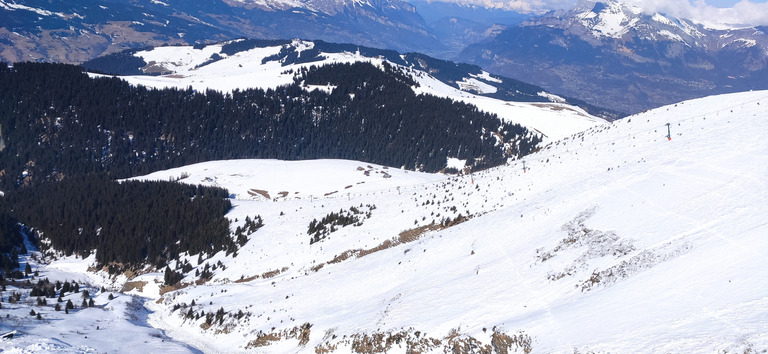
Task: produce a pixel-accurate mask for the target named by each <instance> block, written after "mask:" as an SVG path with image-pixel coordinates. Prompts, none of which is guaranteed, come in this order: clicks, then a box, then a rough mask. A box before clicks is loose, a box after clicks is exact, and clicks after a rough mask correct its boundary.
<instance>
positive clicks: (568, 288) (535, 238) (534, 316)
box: [150, 92, 768, 352]
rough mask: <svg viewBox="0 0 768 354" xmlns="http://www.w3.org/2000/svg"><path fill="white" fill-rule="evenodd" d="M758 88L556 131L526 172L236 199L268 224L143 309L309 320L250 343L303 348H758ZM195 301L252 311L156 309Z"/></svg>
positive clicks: (246, 330)
mask: <svg viewBox="0 0 768 354" xmlns="http://www.w3.org/2000/svg"><path fill="white" fill-rule="evenodd" d="M765 102H768V92H750V93H742V94H734V95H727V96H718V97H711V98H706V99H702V100H695V101H688V102H684V103H681V104H678V105H677V106H669V107H662V108H660V109H657V110H653V111H649V112H647V113H645V114H640V115H636V116H632V117H630V118H628V119H625V120H622V121H618V122H615V123H613V124H607V125H602V126H598V127H595V128H592V129H590V130H587V131H585V132H584V133H583V134H581V133H580V134H577V135H574V136H572V137H570V138H568V139H565V140H562V141H559V142H555V143H552V144H550V146H549V147H547V148H545V149H543V150H542V151H541V152H539V153H537V154H534V155H531V156H528V157H527V158H526V159H525V162H526V167H527V169H526V172H523V171H522V162H521V161H518V162H515V163H512V164H510V165H507V166H503V167H499V168H496V169H491V170H487V171H483V172H481V173H476V174H474V175H473V176H472V177H469V176H464V177H450V178H443V179H441V180H437V181H435V182H424V183H423V184H417V185H411V186H409V187H407V188H401V191H400V193H399V194H398V193H397V191H395V190H392V189H391V188H389V189H382V190H379V191H374V190H372V191H368V192H366V193H362V194H360V195H354V196H351V197H348V198H346V199H345V198H341V197H336V198H327V199H325V198H320V199H317V200H313V201H307V200H298V199H297V200H286V201H280V202H259V201H236V203H235V204H236V207H235V209H234V210H233V211H232V213H231V217H237V218H239V219H240V220H242V218H243V217H244V215H256V214H258V215H261V216H262V217H263V218H264V222H265V226H264V228H262V229H260V230H259V231H257V232H256V233H254V234H253V235H252V237H251V241H249V243H248V244H246V246H245V247H244V248H243V249H242V250H241V251H240V252H239V255H238V257H237V258H232V259H226V258H224V257H221V255H217V256H214V258H213V259H211V260H210V261H211V262H216V261H219V260H220V261H221V262H222V263H223V264H225V265H226V267H227V269H226V270H225V271H221V272H220V273H218V274H217V275H216V277H215V278H214V281H213V283H221V284H214V285H206V286H197V287H190V288H186V289H183V290H180V291H178V292H177V293H176V294H174V295H173V298H170V297H168V296H166V298H165V306H166V310H164V311H163V310H160V311H159V312H157V313H155V314H153V315H152V316H150V317H151V323H153V324H156V325H159V326H162V327H164V328H170V327H173V328H174V332H173V336H174V338H176V339H178V340H181V341H184V340H185V339H186V338H192V337H195V338H199V337H201V336H202V337H205V338H210V340H208V341H207V342H208V343H215V345H218V346H217V347H215V348H216V350H217V351H219V350H223V351H230V350H234V351H236V350H242V349H243V348H244V346H245V344H246V343H247V342H248V341H249V340H250V339H253V338H255V336H256V335H257V333H258V332H259V331H262V332H264V333H269V332H271V331H273V330H272V328H273V327H274V328H275V330H276V331H279V330H281V329H287V328H291V327H293V326H298V325H301V324H302V323H305V322H308V323H310V324H312V328H311V333H312V334H311V335H310V341H309V343H308V344H307V345H306V346H303V347H297V346H296V341H288V340H286V341H283V342H280V343H279V344H275V345H274V346H268V347H262V348H261V350H265V351H271V352H282V351H284V350H289V351H294V350H299V351H304V350H306V351H312V350H314V349H313V348H314V347H315V346H316V345H318V344H321V343H322V341H323V337H324V335H325V334H327V333H333V334H336V335H337V336H338V337H342V336H351V335H354V334H356V333H375V332H385V333H386V332H390V333H391V332H396V331H399V330H402V329H409V328H412V329H415V330H419V331H421V332H422V333H425V335H428V336H432V337H434V338H444V337H445V336H446V335H447V334H448V333H449V332H450V331H451V330H458V331H459V332H461V333H465V334H467V335H471V336H475V337H476V338H487V337H488V335H487V334H486V333H485V332H483V330H482V329H483V328H487V329H490V328H491V327H497V328H501V329H503V331H505V332H507V333H515V332H517V331H523V332H524V333H526V334H528V335H530V336H531V337H532V338H533V339H534V343H533V348H534V350H535V351H536V352H566V351H567V352H572V351H574V350H579V351H588V350H595V351H617V352H626V351H641V352H648V351H654V352H655V351H701V350H704V351H714V350H734V348H739V349H744V348H752V349H759V348H766V347H768V342H766V340H767V339H768V338H766V336H765V334H764V333H765V329H766V328H768V322H766V318H768V317H766V316H765V308H766V307H765V305H766V301H768V298H766V297H765V293H766V290H768V277H767V276H766V275H768V274H766V271H765V269H766V268H765V264H766V260H767V259H766V253H767V252H768V243H767V242H768V241H767V240H766V239H765V237H764V235H766V234H768V223H766V221H765V220H766V218H765V216H766V214H765V210H768V208H766V204H767V203H768V195H767V193H768V188H766V181H765V179H764V176H766V175H768V166H766V165H765V164H762V163H756V162H759V161H764V160H765V158H766V156H768V144H766V143H765V142H764V140H763V139H762V137H761V134H759V132H761V131H766V120H765V118H766V115H767V114H766V110H765V108H764V105H765V104H766V103H765ZM760 104H762V105H763V106H761V105H760ZM667 122H669V123H671V129H672V139H671V140H667V138H666V128H667V127H666V126H665V124H666V123H667ZM582 137H583V140H582ZM472 180H474V183H473V182H472ZM297 188H298V187H297ZM451 198H453V199H451ZM432 201H435V202H437V201H440V202H441V203H440V205H439V206H438V205H433V204H431V202H432ZM427 202H429V204H425V205H422V204H424V203H427ZM366 203H368V204H370V203H374V204H376V209H375V210H373V211H372V217H371V218H370V219H367V220H365V221H364V223H363V225H362V226H359V227H354V226H348V227H345V228H341V229H340V230H339V231H336V232H334V233H331V234H330V238H329V239H326V240H323V241H321V242H319V243H315V244H313V245H311V246H309V245H308V241H309V236H308V235H307V234H306V230H307V229H306V228H307V225H308V224H309V221H311V220H312V219H313V218H318V219H319V218H321V217H322V216H324V215H325V214H326V213H328V212H331V211H337V210H339V209H344V208H349V207H350V206H358V205H359V204H366ZM318 204H319V205H318ZM453 206H455V207H456V208H457V209H458V212H460V213H462V214H463V215H464V216H466V215H471V216H472V217H473V218H472V219H470V220H468V221H466V222H464V223H461V224H459V225H457V226H454V227H451V228H448V229H445V230H443V231H432V232H428V233H426V234H424V235H422V237H421V239H419V240H417V241H415V242H411V243H406V244H401V245H399V246H396V247H393V248H389V249H384V250H381V251H379V252H375V253H372V254H369V255H366V256H364V257H362V258H354V257H353V258H350V259H347V260H345V261H342V262H340V263H334V264H328V263H326V264H325V265H324V266H323V267H322V268H320V269H319V270H317V271H314V270H312V267H313V266H316V265H317V264H320V263H324V262H328V261H329V260H331V259H333V258H334V257H335V256H336V255H339V254H341V253H342V252H344V251H345V250H351V249H359V248H360V249H370V248H372V247H375V246H376V245H377V244H380V243H381V242H383V241H385V240H387V239H392V238H395V237H397V235H398V234H399V233H400V232H401V231H404V230H407V229H411V228H415V227H417V226H423V225H427V224H429V223H430V222H431V221H432V219H435V220H436V222H439V221H440V217H435V216H434V215H431V213H435V214H437V213H438V212H439V213H440V214H441V215H442V216H447V217H451V218H454V217H456V215H457V214H456V213H453V212H450V211H446V208H449V209H450V207H453ZM466 210H469V213H466ZM280 212H283V213H284V215H280ZM565 225H571V227H564V226H565ZM558 245H563V246H562V247H560V248H559V249H558V248H557V246H558ZM545 252H550V253H551V255H550V256H548V257H546V259H543V258H545V257H542V255H543V254H544V253H545ZM283 268H285V270H284V271H283V272H281V273H280V274H278V275H277V276H274V277H272V278H266V279H265V278H257V279H254V280H252V281H250V282H244V283H228V280H226V279H229V281H231V280H232V279H233V278H234V279H238V278H239V277H240V276H241V275H242V276H244V277H245V278H247V277H249V276H252V275H256V274H260V273H264V272H267V271H269V270H275V269H283ZM563 274H565V275H563ZM595 274H597V275H599V277H598V278H594V277H593V276H594V275H595ZM553 276H554V278H555V279H554V280H552V278H553ZM558 276H560V277H559V278H558ZM193 299H194V300H195V302H196V303H197V304H206V305H204V306H203V307H204V308H205V309H206V312H208V311H210V310H215V309H217V308H219V307H220V306H221V307H224V309H225V310H226V311H237V309H242V310H243V311H248V312H250V313H251V314H252V315H251V316H250V318H249V319H248V321H246V323H240V324H238V325H237V326H236V327H234V328H232V330H231V332H229V333H228V334H218V335H213V334H211V330H210V329H209V330H202V329H200V327H199V326H198V325H197V323H192V324H189V323H183V321H182V320H181V318H180V317H178V315H177V314H174V313H171V311H169V310H168V309H167V306H170V305H171V304H174V303H187V304H188V303H191V301H192V300H193ZM211 303H212V304H211ZM214 338H216V339H214ZM222 343H226V344H222ZM288 348H290V349H288ZM400 350H405V348H403V347H401V348H400Z"/></svg>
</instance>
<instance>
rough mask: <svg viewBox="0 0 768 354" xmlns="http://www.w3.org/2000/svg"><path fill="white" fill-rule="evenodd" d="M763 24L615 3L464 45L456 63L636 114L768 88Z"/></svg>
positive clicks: (559, 14)
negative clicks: (734, 23) (708, 20)
mask: <svg viewBox="0 0 768 354" xmlns="http://www.w3.org/2000/svg"><path fill="white" fill-rule="evenodd" d="M766 32H768V31H766V27H755V28H738V29H713V28H708V27H706V26H704V25H702V24H699V23H696V22H693V21H691V20H686V19H680V18H673V17H669V16H665V15H663V14H659V13H656V14H645V13H643V12H642V11H641V10H640V9H639V8H634V7H631V6H627V5H623V4H621V3H619V2H616V1H610V2H598V3H592V4H591V7H589V8H580V9H574V10H570V11H554V12H550V13H547V14H546V15H543V16H541V17H537V18H533V19H531V20H529V21H526V22H524V23H522V24H520V25H519V26H513V27H509V28H507V29H505V30H504V31H502V32H501V33H500V34H499V35H497V36H495V37H493V38H491V39H488V40H486V41H484V42H480V43H477V44H474V45H471V46H469V47H467V48H466V49H464V51H463V52H462V53H461V54H460V55H459V57H458V59H459V60H460V61H465V62H469V63H474V64H478V65H480V66H482V67H483V68H485V69H486V70H488V71H490V72H494V73H498V74H502V75H506V76H509V77H514V78H517V79H520V80H523V81H528V82H535V83H536V84H538V85H541V86H543V87H545V88H547V89H548V90H551V91H554V92H559V93H562V94H564V95H573V96H577V97H579V98H582V99H584V100H586V101H588V102H592V103H597V102H600V104H604V105H605V104H606V103H605V102H611V104H615V106H614V108H616V109H619V110H622V111H624V112H628V113H631V112H638V111H642V110H645V109H648V108H652V107H657V106H659V105H662V104H669V103H673V102H677V101H681V100H684V99H689V98H691V97H701V96H706V95H712V94H715V93H726V92H735V91H745V90H751V89H765V88H768V80H766V78H768V34H766Z"/></svg>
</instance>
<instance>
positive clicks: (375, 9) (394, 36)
mask: <svg viewBox="0 0 768 354" xmlns="http://www.w3.org/2000/svg"><path fill="white" fill-rule="evenodd" d="M242 37H248V38H267V39H276V38H307V39H323V40H328V41H335V42H347V43H356V44H361V45H369V46H377V47H387V48H394V49H399V50H417V49H419V50H421V51H422V52H424V51H427V52H429V51H440V50H443V49H444V48H443V47H444V46H443V45H442V44H441V43H440V41H439V40H437V38H436V37H435V36H434V35H432V34H431V33H430V32H429V30H428V29H427V27H426V25H425V23H424V20H423V19H422V18H421V16H419V15H418V14H417V13H416V12H415V9H414V7H413V6H412V5H410V4H408V3H406V2H402V1H400V0H375V1H362V0H349V1H341V0H312V1H290V0H285V1H284V0H227V1H224V0H206V1H194V2H190V1H183V0H166V1H155V0H139V1H130V2H125V1H113V0H108V1H96V0H85V1H80V0H77V1H75V0H62V1H56V2H48V1H38V0H1V1H0V59H1V60H3V61H8V62H19V61H49V62H50V61H54V62H64V63H81V62H83V61H86V60H89V59H92V58H95V57H98V56H101V55H105V54H109V53H113V52H118V51H121V50H123V49H129V48H140V47H144V46H148V45H149V46H155V45H161V44H196V43H210V42H218V41H222V40H228V39H235V38H242Z"/></svg>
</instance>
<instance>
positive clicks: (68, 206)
mask: <svg viewBox="0 0 768 354" xmlns="http://www.w3.org/2000/svg"><path fill="white" fill-rule="evenodd" d="M227 195H228V193H227V191H226V190H225V189H221V188H214V187H203V186H191V185H183V184H178V183H172V182H138V181H126V182H122V183H118V182H114V181H110V180H108V179H107V178H105V177H103V176H88V177H73V178H68V179H65V180H63V181H60V182H51V183H44V184H41V185H38V186H36V187H34V188H23V189H20V190H18V191H15V192H13V193H9V194H6V196H5V198H0V210H2V211H3V212H5V213H8V214H10V216H11V217H13V218H14V219H16V220H18V221H20V222H22V223H24V224H25V225H27V226H29V227H31V228H33V230H34V231H35V232H37V233H38V234H39V235H41V236H42V237H44V238H46V239H47V240H50V247H52V248H54V249H55V250H57V251H61V252H64V253H65V254H67V255H71V254H78V255H81V256H83V257H86V256H88V255H89V254H90V253H91V250H94V249H95V250H96V251H97V252H96V260H97V262H98V264H99V266H109V267H110V268H109V270H110V272H119V271H122V270H125V269H133V268H136V267H138V266H141V265H143V264H145V263H149V264H153V265H155V266H157V267H158V268H160V267H164V266H165V265H166V264H167V262H168V261H169V260H172V259H178V257H179V254H180V253H184V252H186V253H187V254H190V255H194V254H202V253H206V254H208V255H212V254H214V253H216V252H219V251H222V250H223V251H227V252H228V253H231V252H235V251H236V250H237V245H236V244H235V242H234V240H233V239H232V237H230V234H229V221H228V220H227V219H226V218H225V217H224V214H225V213H226V212H227V211H229V209H230V208H231V204H230V202H229V200H228V199H226V197H227ZM4 217H5V216H4Z"/></svg>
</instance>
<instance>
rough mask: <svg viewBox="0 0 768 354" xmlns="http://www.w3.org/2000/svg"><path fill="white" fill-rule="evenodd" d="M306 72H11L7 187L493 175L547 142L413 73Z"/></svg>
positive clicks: (1, 115) (1, 105)
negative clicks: (226, 166)
mask: <svg viewBox="0 0 768 354" xmlns="http://www.w3.org/2000/svg"><path fill="white" fill-rule="evenodd" d="M296 75H297V78H296V83H295V84H293V85H290V86H285V87H281V88H279V89H276V90H266V91H264V90H245V91H235V92H233V93H231V94H222V93H219V92H214V91H208V92H195V91H194V90H192V89H186V90H177V89H166V90H156V89H147V88H144V87H133V86H130V85H128V84H127V83H125V82H123V81H121V80H119V79H114V78H98V79H91V78H89V77H88V76H87V75H85V74H83V73H82V72H81V68H79V67H76V66H69V65H62V64H42V63H19V64H16V65H14V66H13V67H12V68H6V67H5V66H3V67H2V68H0V97H2V98H1V99H0V125H1V126H2V142H3V144H1V145H3V146H4V148H3V149H2V152H0V165H2V166H3V168H4V170H3V171H2V174H1V176H0V188H2V190H6V191H8V190H13V189H15V188H17V187H20V186H25V185H35V184H37V183H40V182H42V181H49V180H60V179H63V178H65V177H70V176H80V175H86V174H91V173H107V174H108V175H109V176H110V177H111V178H122V177H128V176H132V175H138V174H144V173H149V172H152V171H156V170H160V169H167V168H171V167H177V166H182V165H186V164H191V163H196V162H201V161H207V160H215V159H232V158H276V159H284V160H297V159H316V158H341V159H354V160H361V161H368V162H373V163H377V164H382V165H389V166H397V167H400V166H404V167H405V168H408V169H421V170H424V171H430V172H434V171H439V170H441V169H443V168H445V165H446V159H447V158H448V157H456V158H461V159H468V160H470V161H469V162H470V165H473V166H474V167H476V168H484V167H489V166H494V165H498V164H501V163H503V162H504V161H505V158H506V157H508V156H521V155H525V154H528V153H529V152H530V151H531V150H532V149H534V147H535V145H536V144H537V143H538V142H539V137H538V136H535V135H533V134H530V133H529V132H528V131H527V130H526V129H525V128H523V127H521V126H519V125H511V124H507V123H502V122H501V121H500V120H499V119H498V118H497V117H496V116H494V115H490V114H486V113H482V112H481V111H480V110H479V109H478V108H477V107H475V106H471V105H467V104H463V103H457V102H453V101H450V100H447V99H442V98H436V97H433V96H427V95H418V96H417V95H415V94H414V93H413V90H412V89H411V86H410V85H412V84H413V83H412V82H410V81H409V79H408V77H406V76H405V75H401V74H400V73H399V72H398V71H397V70H396V69H393V68H392V67H389V66H386V65H385V66H384V68H383V69H379V68H376V67H374V66H373V65H371V64H367V63H358V64H338V65H333V66H326V67H322V68H311V69H309V70H307V71H305V72H302V73H296ZM301 82H303V83H304V84H313V83H314V84H322V85H331V86H330V87H331V88H333V87H335V89H332V90H330V93H328V92H326V91H323V90H311V91H310V90H308V89H307V88H304V87H301V86H300V84H299V83H301ZM502 143H504V144H502Z"/></svg>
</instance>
